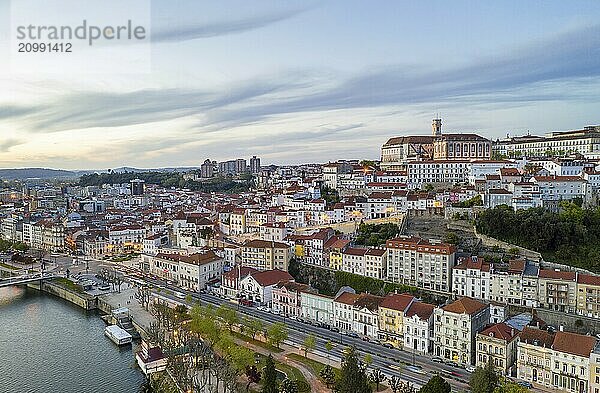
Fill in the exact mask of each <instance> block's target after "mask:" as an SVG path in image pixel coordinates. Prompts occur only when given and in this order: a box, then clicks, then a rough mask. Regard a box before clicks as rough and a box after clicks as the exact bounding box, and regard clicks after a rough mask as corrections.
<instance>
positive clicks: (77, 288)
mask: <svg viewBox="0 0 600 393" xmlns="http://www.w3.org/2000/svg"><path fill="white" fill-rule="evenodd" d="M53 282H54V283H56V284H58V285H60V286H61V287H63V288H65V289H68V290H69V291H73V292H76V293H85V291H84V290H83V287H82V286H81V285H79V284H75V283H74V282H73V281H71V280H69V279H68V278H64V277H61V278H55V279H54V280H53Z"/></svg>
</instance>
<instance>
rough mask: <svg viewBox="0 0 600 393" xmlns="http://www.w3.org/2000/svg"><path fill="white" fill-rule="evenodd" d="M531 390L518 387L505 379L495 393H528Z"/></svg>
mask: <svg viewBox="0 0 600 393" xmlns="http://www.w3.org/2000/svg"><path fill="white" fill-rule="evenodd" d="M528 392H529V389H527V388H526V387H524V386H521V385H518V384H516V383H514V382H511V381H509V380H507V379H504V380H503V381H502V382H501V383H500V385H499V386H498V387H496V389H495V390H494V393H528Z"/></svg>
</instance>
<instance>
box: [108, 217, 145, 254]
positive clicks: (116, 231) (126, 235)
mask: <svg viewBox="0 0 600 393" xmlns="http://www.w3.org/2000/svg"><path fill="white" fill-rule="evenodd" d="M145 238H146V228H144V227H143V226H141V225H137V224H130V225H117V226H114V227H111V228H109V229H108V242H109V252H111V253H115V254H116V253H122V252H128V251H141V250H142V248H143V246H144V239H145Z"/></svg>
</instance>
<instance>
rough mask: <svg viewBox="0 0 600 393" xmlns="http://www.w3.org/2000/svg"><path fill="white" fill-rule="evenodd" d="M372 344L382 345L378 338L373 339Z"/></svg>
mask: <svg viewBox="0 0 600 393" xmlns="http://www.w3.org/2000/svg"><path fill="white" fill-rule="evenodd" d="M371 344H376V345H381V341H379V340H378V339H373V340H371Z"/></svg>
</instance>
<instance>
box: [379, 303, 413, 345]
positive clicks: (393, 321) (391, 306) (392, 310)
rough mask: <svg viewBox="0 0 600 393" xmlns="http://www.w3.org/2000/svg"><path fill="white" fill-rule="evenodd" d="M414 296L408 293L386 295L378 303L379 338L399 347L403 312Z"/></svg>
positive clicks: (402, 333) (401, 341)
mask: <svg viewBox="0 0 600 393" xmlns="http://www.w3.org/2000/svg"><path fill="white" fill-rule="evenodd" d="M414 301H415V297H414V296H412V295H408V294H397V293H394V294H390V295H387V296H386V297H385V298H384V299H383V301H382V302H381V304H380V305H379V339H380V340H383V341H385V342H389V343H390V344H392V345H394V346H395V347H398V348H401V347H402V345H403V343H404V314H405V312H406V310H408V308H409V307H410V305H411V304H412V303H413V302H414Z"/></svg>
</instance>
